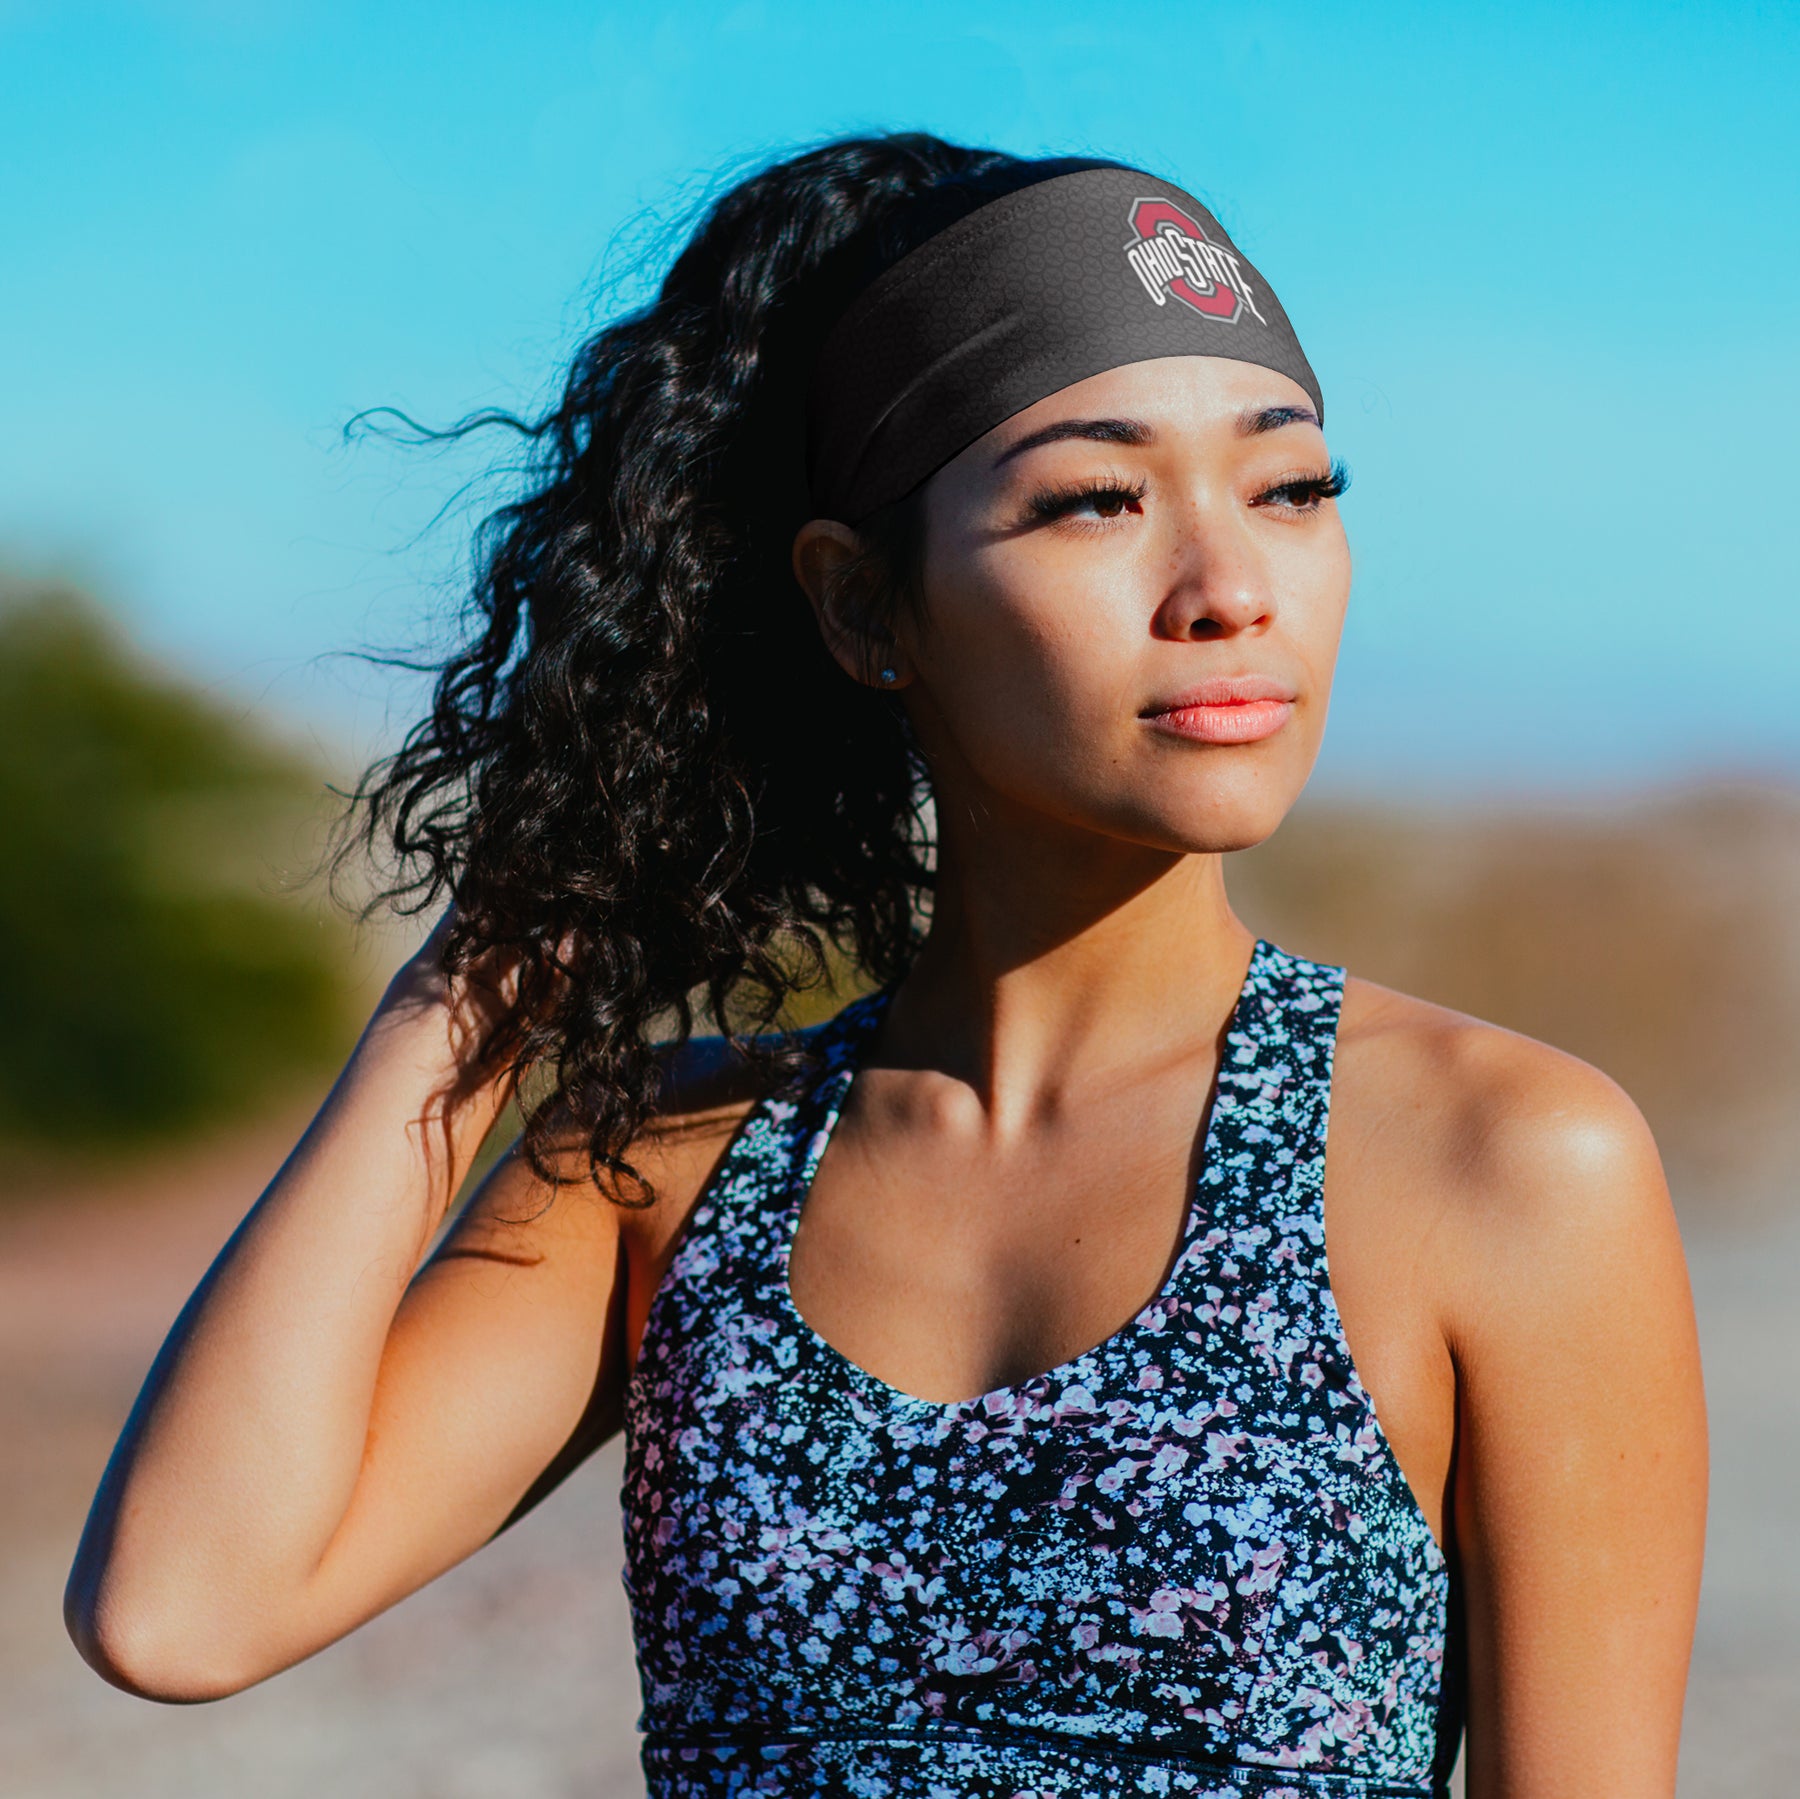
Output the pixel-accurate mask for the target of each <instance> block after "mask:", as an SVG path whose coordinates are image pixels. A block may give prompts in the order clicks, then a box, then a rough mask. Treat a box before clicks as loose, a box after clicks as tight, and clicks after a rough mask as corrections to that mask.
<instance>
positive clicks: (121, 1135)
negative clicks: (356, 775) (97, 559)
mask: <svg viewBox="0 0 1800 1799" xmlns="http://www.w3.org/2000/svg"><path fill="white" fill-rule="evenodd" d="M323 797H324V778H323V775H322V773H321V771H320V770H318V769H316V768H313V767H311V766H309V765H308V764H307V763H306V762H305V761H304V760H303V759H302V758H301V757H299V756H298V755H297V754H295V753H294V752H293V751H291V750H288V749H286V748H284V747H282V746H280V745H278V744H276V743H275V742H274V741H272V740H271V739H269V738H267V737H265V735H264V734H263V733H261V732H260V731H258V730H256V729H254V728H253V727H251V726H250V725H247V724H246V723H245V722H244V721H243V720H242V719H241V718H240V717H239V716H238V714H237V713H236V712H235V711H234V710H232V709H231V708H229V707H227V706H226V705H224V704H222V703H221V702H219V701H217V700H215V699H213V698H211V697H209V696H207V695H205V694H203V693H201V692H199V691H196V690H194V689H192V688H190V687H188V686H186V685H184V684H183V683H182V682H181V681H179V680H178V679H177V678H176V677H174V676H173V675H171V674H168V673H165V672H163V671H162V670H159V669H157V668H155V667H154V666H152V665H151V664H150V663H149V662H148V661H146V660H145V659H144V658H142V657H141V656H139V655H138V654H137V653H135V652H134V651H133V649H132V648H131V646H130V645H129V644H128V642H127V641H126V640H125V638H124V636H123V634H122V633H121V632H120V630H119V629H118V627H117V626H116V625H114V624H113V623H112V622H111V621H110V620H109V619H108V618H107V616H106V615H105V614H104V613H103V612H102V611H101V610H100V609H99V608H98V607H97V606H96V605H95V604H94V603H93V602H92V601H90V600H88V599H87V598H85V597H84V596H82V595H81V594H79V593H77V592H75V591H73V590H71V589H68V588H63V587H54V586H46V585H42V584H39V585H35V586H33V585H26V584H21V583H16V582H15V583H10V584H0V845H3V846H4V853H3V854H0V1141H4V1142H6V1143H7V1144H8V1145H9V1146H20V1147H33V1146H35V1147H37V1148H39V1149H42V1150H44V1151H48V1152H52V1153H54V1154H55V1155H57V1156H59V1157H60V1156H63V1155H74V1156H88V1155H92V1154H95V1153H101V1154H104V1153H107V1152H109V1151H116V1150H118V1149H121V1148H124V1147H127V1146H130V1145H133V1144H136V1143H140V1142H144V1141H146V1140H149V1139H154V1138H167V1137H173V1136H178V1135H182V1134H185V1133H187V1132H190V1131H192V1130H194V1129H196V1128H198V1127H201V1126H204V1125H207V1124H211V1123H214V1122H218V1121H221V1120H224V1119H227V1118H229V1117H231V1116H233V1115H235V1114H239V1113H242V1112H244V1111H245V1110H247V1109H248V1108H250V1107H252V1106H254V1105H256V1104H257V1103H258V1102H261V1101H263V1100H266V1099H268V1098H270V1097H272V1095H273V1094H274V1092H275V1091H276V1090H278V1089H279V1088H280V1087H281V1086H282V1085H283V1084H284V1083H286V1082H289V1081H292V1080H294V1079H296V1078H297V1077H299V1076H300V1075H302V1074H303V1073H305V1072H310V1071H313V1070H316V1069H317V1068H319V1067H320V1066H321V1065H322V1064H323V1063H325V1062H326V1061H328V1060H329V1059H332V1058H334V1057H337V1056H341V1055H342V1053H343V1051H344V1049H345V1047H346V981H345V971H346V968H347V966H348V962H349V932H348V930H347V928H346V926H345V924H344V923H343V922H342V921H341V919H340V918H339V917H338V916H337V915H335V914H334V913H332V912H331V911H330V910H329V908H328V906H327V905H326V904H325V903H323V902H322V901H319V900H313V901H307V900H304V899H302V898H301V897H300V896H299V895H297V894H295V893H290V892H284V891H282V882H281V879H280V877H279V876H278V875H277V874H276V872H275V869H276V866H277V864H278V863H280V862H281V861H282V860H283V859H285V860H287V861H289V862H293V861H295V860H298V861H300V862H302V863H306V862H308V861H309V857H310V854H311V851H312V844H313V840H314V838H315V837H316V829H317V825H318V821H319V819H320V817H321V801H322V799H323Z"/></svg>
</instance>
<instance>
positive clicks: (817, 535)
mask: <svg viewBox="0 0 1800 1799" xmlns="http://www.w3.org/2000/svg"><path fill="white" fill-rule="evenodd" d="M867 555H868V544H867V543H866V541H865V540H864V538H863V536H862V534H861V533H860V532H859V531H857V530H855V529H854V528H853V527H851V526H849V525H846V524H842V523H840V522H839V521H838V520H837V519H833V518H815V519H808V520H807V522H806V523H805V524H804V525H802V526H801V527H800V529H799V530H798V531H797V532H796V533H795V534H794V551H793V563H794V578H795V580H797V581H798V582H799V583H800V586H801V588H802V590H803V591H804V592H805V594H806V597H807V599H808V600H809V601H811V602H812V609H813V616H814V617H815V618H816V619H817V620H818V621H819V634H820V635H821V636H822V637H823V638H824V639H825V647H826V648H827V649H828V650H830V652H831V654H832V658H833V659H834V660H835V661H836V663H837V665H838V667H839V668H841V669H842V670H843V671H844V673H845V674H847V675H848V676H849V677H850V678H851V680H853V681H860V682H861V683H862V684H863V685H864V686H865V687H878V688H880V689H881V690H882V692H884V693H892V692H894V691H895V689H896V688H899V687H902V686H904V685H905V684H906V680H907V670H906V669H905V668H904V667H903V666H902V664H901V661H900V652H899V649H898V648H897V646H895V645H894V644H892V643H891V642H889V641H888V640H886V639H885V638H877V637H873V636H872V635H871V633H870V630H869V622H868V614H867V601H868V587H867V564H866V561H865V558H866V557H867ZM884 669H890V670H892V671H893V677H894V678H893V679H891V680H886V681H884V680H883V679H882V678H881V675H882V671H883V670H884Z"/></svg>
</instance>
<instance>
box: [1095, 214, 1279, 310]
mask: <svg viewBox="0 0 1800 1799" xmlns="http://www.w3.org/2000/svg"><path fill="white" fill-rule="evenodd" d="M1131 229H1132V230H1133V231H1134V232H1135V233H1136V236H1135V237H1133V238H1132V240H1131V242H1130V243H1128V244H1127V245H1126V246H1125V260H1126V261H1127V262H1128V263H1130V264H1131V267H1132V271H1133V273H1134V274H1136V276H1137V278H1138V279H1139V280H1140V281H1141V282H1143V284H1144V291H1145V293H1147V294H1148V295H1149V296H1150V298H1151V299H1153V300H1154V301H1155V302H1156V303H1157V305H1158V306H1167V305H1168V303H1169V296H1170V295H1171V294H1173V295H1174V296H1175V298H1176V299H1178V300H1179V301H1181V303H1182V304H1183V305H1184V306H1191V307H1193V309H1194V310H1195V311H1196V312H1198V313H1203V314H1204V315H1205V316H1206V317H1207V318H1209V319H1217V320H1218V321H1219V322H1220V323H1221V324H1224V325H1229V324H1232V323H1234V322H1235V321H1236V319H1237V317H1238V315H1239V313H1241V312H1242V311H1243V309H1244V308H1245V307H1246V306H1247V307H1249V309H1250V313H1251V316H1252V317H1253V318H1254V319H1255V320H1256V322H1257V323H1258V324H1259V325H1266V324H1267V323H1268V322H1269V321H1268V320H1267V319H1265V318H1264V317H1263V315H1262V314H1261V313H1260V312H1258V311H1257V309H1256V296H1255V295H1254V294H1253V293H1251V291H1250V283H1249V282H1248V281H1246V280H1245V279H1244V271H1243V269H1242V267H1241V266H1240V265H1239V263H1238V259H1237V258H1236V257H1235V256H1233V255H1232V254H1231V252H1230V251H1229V250H1225V249H1221V248H1220V246H1219V245H1217V244H1215V243H1209V242H1208V241H1207V236H1206V233H1205V232H1204V231H1202V230H1201V229H1200V222H1199V220H1197V219H1194V218H1190V217H1189V216H1188V214H1187V213H1185V212H1184V211H1183V210H1182V209H1181V208H1180V207H1179V206H1177V205H1176V204H1175V202H1174V201H1173V200H1134V201H1132V203H1131Z"/></svg>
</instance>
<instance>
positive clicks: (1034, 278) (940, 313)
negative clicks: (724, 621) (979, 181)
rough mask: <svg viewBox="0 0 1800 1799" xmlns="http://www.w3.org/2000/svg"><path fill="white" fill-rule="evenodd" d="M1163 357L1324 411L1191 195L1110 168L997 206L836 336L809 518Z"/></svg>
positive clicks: (1262, 288)
mask: <svg viewBox="0 0 1800 1799" xmlns="http://www.w3.org/2000/svg"><path fill="white" fill-rule="evenodd" d="M1050 166H1051V167H1055V166H1056V165H1050ZM1065 166H1066V165H1065ZM1163 356H1226V357H1231V358H1233V359H1235V360H1237V361H1239V362H1253V363H1257V364H1260V365H1261V366H1262V367H1264V368H1270V369H1275V370H1278V371H1279V372H1280V373H1281V374H1284V375H1289V376H1291V377H1292V378H1293V379H1294V380H1295V381H1297V382H1298V383H1299V384H1300V385H1301V386H1302V387H1303V388H1305V389H1306V391H1307V393H1308V394H1309V395H1311V397H1312V402H1313V406H1314V408H1315V409H1316V410H1317V412H1318V414H1319V417H1320V419H1321V420H1323V418H1324V416H1325V403H1324V400H1323V398H1322V397H1321V395H1320V392H1319V383H1318V378H1317V377H1316V376H1315V375H1314V374H1313V372H1312V368H1311V366H1310V365H1309V364H1308V362H1307V360H1306V357H1305V356H1304V355H1303V354H1302V353H1301V349H1300V344H1299V340H1298V339H1297V338H1296V337H1295V336H1294V329H1293V327H1292V326H1291V325H1290V324H1289V323H1288V319H1287V314H1286V313H1285V312H1283V311H1282V309H1281V305H1280V303H1279V302H1278V301H1277V300H1276V298H1275V296H1274V294H1273V293H1271V292H1270V290H1269V287H1268V284H1267V283H1266V282H1265V281H1264V280H1263V278H1262V277H1261V276H1260V275H1259V274H1258V273H1257V272H1256V270H1255V269H1253V268H1252V267H1251V266H1250V264H1249V263H1248V262H1247V261H1246V260H1245V259H1244V257H1243V255H1242V254H1241V253H1240V252H1239V250H1238V249H1237V247H1236V246H1235V245H1234V244H1233V243H1232V241H1231V239H1230V238H1228V237H1227V236H1226V235H1225V232H1224V230H1223V229H1222V228H1221V227H1220V225H1219V222H1218V220H1217V219H1215V218H1214V217H1213V216H1212V214H1211V213H1210V212H1208V211H1207V210H1206V208H1205V207H1204V206H1202V205H1201V204H1200V203H1199V201H1197V200H1195V199H1194V198H1193V197H1192V196H1191V195H1190V194H1186V193H1184V192H1183V191H1182V190H1181V189H1180V188H1178V187H1174V186H1172V185H1171V184H1170V183H1169V182H1167V181H1159V180H1158V179H1157V178H1156V177H1155V176H1154V175H1145V174H1141V173H1140V172H1138V171H1137V170H1135V169H1126V168H1117V167H1111V166H1107V167H1099V168H1084V169H1081V170H1079V171H1078V172H1077V173H1075V174H1055V175H1052V176H1050V177H1049V178H1048V179H1044V180H1040V181H1037V182H1035V183H1034V184H1033V185H1031V186H1027V187H1020V188H1017V189H1015V190H1014V191H1013V192H1011V193H1008V194H1005V195H1004V196H1003V197H1002V198H1000V199H996V200H990V201H988V203H987V204H986V205H982V206H979V207H977V208H976V210H974V211H972V212H969V213H967V214H965V215H964V216H963V217H962V218H960V219H958V220H957V221H956V222H955V223H954V224H952V225H949V226H947V227H946V228H945V229H944V230H942V231H939V232H938V233H937V234H936V235H935V236H933V237H930V238H927V239H926V241H925V242H924V243H922V244H920V245H919V246H918V248H917V249H914V250H912V251H910V252H908V253H907V254H906V255H904V256H902V257H901V258H900V260H899V261H898V262H896V263H894V264H893V266H892V267H891V268H889V269H887V270H886V271H885V272H884V273H883V274H881V275H879V276H877V277H876V278H875V280H874V281H873V282H872V283H871V284H870V285H869V286H868V287H867V288H865V289H864V290H863V292H862V293H861V294H860V295H859V296H858V297H857V298H856V300H855V301H854V302H852V304H851V305H850V307H849V309H848V310H847V311H846V312H845V313H844V315H843V316H842V318H840V319H839V320H838V322H837V323H836V325H834V326H833V327H832V330H831V332H830V335H829V336H828V337H827V338H826V340H825V344H824V347H823V349H822V350H821V351H820V352H819V358H818V362H817V364H816V365H815V368H814V371H813V377H812V384H811V389H810V393H809V397H808V402H807V418H808V446H809V454H808V475H809V480H810V483H811V489H812V507H813V512H814V515H815V516H816V517H821V518H836V519H843V520H845V521H846V522H850V523H854V522H855V521H857V520H859V519H861V518H863V517H864V516H865V515H866V514H868V513H870V512H872V511H874V510H875V508H876V507H878V506H884V505H886V504H887V503H888V502H889V501H890V500H897V499H899V498H900V497H901V495H903V494H905V493H908V492H910V491H911V490H912V489H913V488H914V487H916V486H917V485H918V484H919V483H920V482H921V481H923V480H924V479H925V477H926V476H927V475H929V474H931V473H932V472H933V471H934V470H936V469H938V468H940V467H942V466H943V464H944V463H946V462H948V461H949V460H950V458H951V457H952V456H954V455H956V453H957V452H958V451H959V450H962V449H965V448H966V447H967V446H968V445H970V444H972V443H973V442H974V441H975V440H976V438H978V437H980V436H981V435H982V434H983V433H984V432H987V431H991V430H992V429H993V428H994V426H996V425H998V424H999V423H1001V421H1002V420H1004V419H1009V418H1011V417H1012V415H1013V414H1014V413H1015V412H1021V411H1023V410H1024V409H1025V408H1026V407H1027V406H1030V405H1032V404H1033V403H1034V402H1036V401H1038V400H1041V399H1043V398H1044V397H1045V396H1046V395H1047V394H1053V393H1055V392H1056V391H1057V390H1058V389H1059V388H1064V387H1068V386H1070V385H1071V384H1072V383H1073V382H1076V381H1084V380H1086V379H1087V378H1088V377H1089V376H1090V375H1098V374H1103V373H1104V372H1105V371H1106V370H1107V369H1114V368H1119V367H1121V366H1122V365H1123V364H1125V363H1131V362H1151V361H1154V360H1156V359H1157V358H1159V357H1163Z"/></svg>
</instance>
